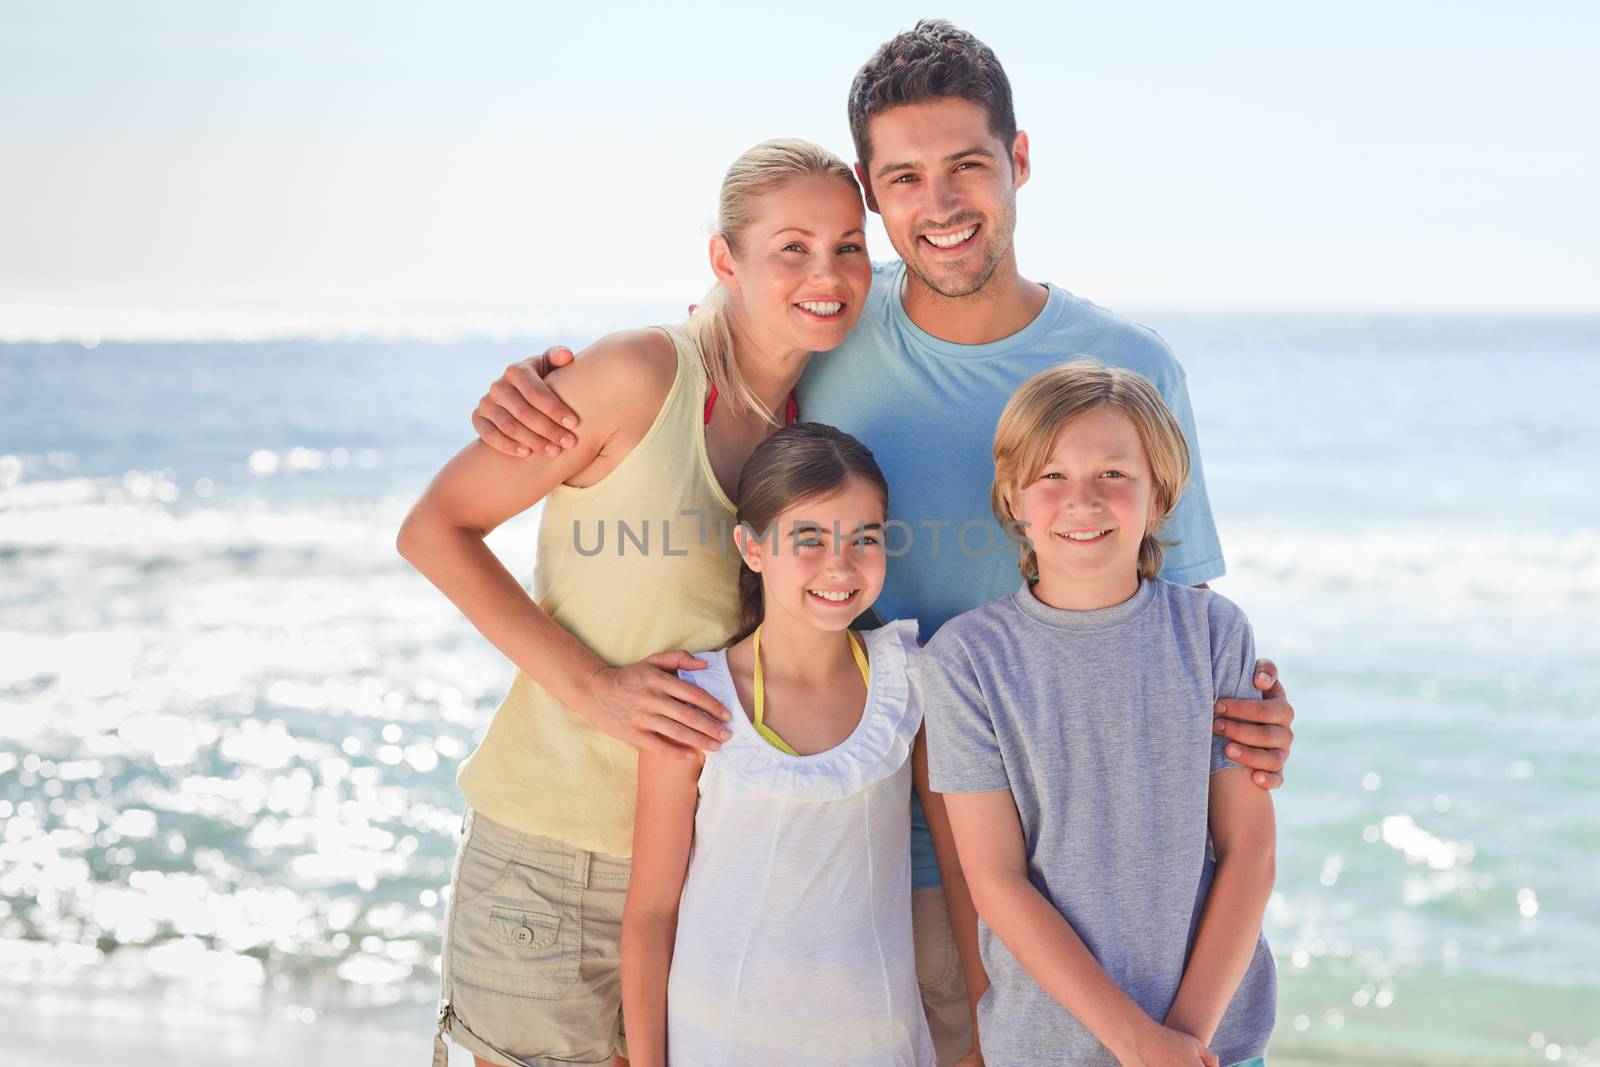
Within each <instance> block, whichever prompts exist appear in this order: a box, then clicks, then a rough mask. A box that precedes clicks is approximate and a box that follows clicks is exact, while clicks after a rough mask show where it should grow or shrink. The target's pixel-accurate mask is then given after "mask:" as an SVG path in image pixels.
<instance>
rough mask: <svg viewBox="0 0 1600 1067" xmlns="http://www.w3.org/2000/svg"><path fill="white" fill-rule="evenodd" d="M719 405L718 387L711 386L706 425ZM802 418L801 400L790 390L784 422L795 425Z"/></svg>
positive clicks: (707, 394)
mask: <svg viewBox="0 0 1600 1067" xmlns="http://www.w3.org/2000/svg"><path fill="white" fill-rule="evenodd" d="M716 406H717V387H716V386H714V385H713V386H711V388H710V389H709V390H708V391H707V392H706V425H707V426H710V425H711V409H712V408H714V407H716ZM799 419H800V400H799V398H798V397H796V396H795V395H794V391H793V390H790V392H789V399H788V401H787V402H786V403H785V404H784V405H783V424H784V425H785V426H793V425H794V424H795V423H796V422H798V421H799Z"/></svg>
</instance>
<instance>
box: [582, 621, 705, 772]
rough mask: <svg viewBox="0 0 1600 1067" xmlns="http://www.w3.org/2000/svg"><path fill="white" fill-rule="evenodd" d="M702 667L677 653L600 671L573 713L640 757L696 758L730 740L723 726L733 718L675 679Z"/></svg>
mask: <svg viewBox="0 0 1600 1067" xmlns="http://www.w3.org/2000/svg"><path fill="white" fill-rule="evenodd" d="M705 667H706V662H705V661H704V660H701V659H696V658H695V657H693V656H691V655H690V654H689V653H688V652H686V651H684V650H683V649H681V648H680V649H674V650H673V651H671V652H657V653H656V654H655V655H653V656H646V657H645V658H644V659H642V660H640V661H639V662H637V663H630V664H628V665H627V666H626V667H605V668H602V669H601V670H598V671H596V672H595V673H594V674H593V675H591V676H590V678H589V682H588V685H587V686H586V687H585V690H584V698H585V699H584V701H583V703H582V705H581V706H579V708H578V709H577V710H578V712H579V713H580V714H582V715H583V716H584V717H585V718H587V719H588V720H589V722H590V723H592V724H593V725H594V728H595V729H597V730H599V731H600V732H601V733H603V734H606V735H608V736H610V737H615V738H616V739H617V740H619V741H626V742H627V743H628V744H630V745H632V746H634V747H635V748H637V749H639V751H641V752H652V753H656V754H659V755H664V756H678V757H680V758H684V759H698V758H700V753H701V752H715V751H716V750H717V749H719V748H721V747H722V742H724V741H726V740H728V739H729V738H730V737H732V736H733V734H732V732H731V731H729V730H728V728H727V727H726V726H725V725H724V723H726V722H728V721H729V720H730V719H731V717H732V716H731V715H730V714H729V712H728V709H727V708H724V707H723V706H722V705H721V704H720V703H719V702H718V701H717V699H716V698H715V697H713V696H712V695H711V694H710V693H708V692H706V691H705V690H704V689H702V688H700V687H699V686H698V685H695V684H694V683H693V682H686V681H684V680H683V679H682V678H679V677H678V674H677V672H678V671H680V670H687V671H692V670H704V669H705Z"/></svg>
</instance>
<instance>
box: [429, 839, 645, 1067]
mask: <svg viewBox="0 0 1600 1067" xmlns="http://www.w3.org/2000/svg"><path fill="white" fill-rule="evenodd" d="M629 867H630V865H629V863H628V861H627V860H625V859H620V858H618V857H616V856H608V855H606V854H604V853H601V852H585V851H583V850H582V849H576V848H573V847H571V846H570V845H565V844H562V843H561V842H559V841H554V840H551V839H550V838H547V837H538V836H535V835H533V834H524V833H519V832H518V831H516V830H513V829H511V828H509V827H507V826H504V825H502V824H500V823H496V822H492V821H491V820H489V819H486V818H484V817H483V816H482V815H479V814H477V813H476V812H473V811H470V810H469V811H468V812H467V817H466V820H465V821H464V822H463V823H462V826H461V846H460V849H459V850H458V851H457V853H456V865H455V873H454V875H452V877H451V880H450V903H449V908H448V911H447V915H446V919H445V934H444V949H443V953H442V961H441V962H442V971H443V973H442V988H441V995H440V1000H439V1030H438V1033H437V1035H435V1038H434V1060H433V1062H434V1065H435V1067H443V1065H444V1064H445V1063H446V1062H447V1059H448V1056H447V1053H446V1050H445V1045H444V1038H445V1037H446V1036H448V1037H449V1038H450V1039H451V1040H452V1041H454V1042H456V1043H457V1044H458V1045H461V1046H462V1047H463V1048H465V1049H467V1050H468V1051H470V1052H472V1054H473V1055H475V1056H481V1057H482V1058H483V1059H486V1060H489V1061H490V1062H492V1063H499V1064H505V1065H506V1067H547V1065H548V1067H557V1065H559V1067H580V1065H583V1067H587V1065H595V1067H602V1065H603V1067H609V1065H610V1064H611V1061H612V1057H613V1056H616V1055H622V1056H626V1055H627V1041H626V1037H625V1035H624V1034H623V1031H622V963H621V960H622V904H623V901H624V900H625V899H627V895H628V872H629Z"/></svg>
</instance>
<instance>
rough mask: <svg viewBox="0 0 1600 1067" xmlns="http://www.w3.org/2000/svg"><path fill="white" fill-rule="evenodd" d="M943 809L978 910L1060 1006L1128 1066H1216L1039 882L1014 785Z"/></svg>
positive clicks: (963, 796)
mask: <svg viewBox="0 0 1600 1067" xmlns="http://www.w3.org/2000/svg"><path fill="white" fill-rule="evenodd" d="M1244 784H1245V786H1246V787H1247V788H1251V789H1254V788H1255V787H1254V786H1251V785H1250V783H1249V782H1248V781H1246V782H1245V783H1244ZM1262 795H1263V796H1265V794H1264V793H1263V794H1262ZM945 810H946V811H948V812H949V815H950V826H951V829H952V830H953V831H954V835H955V842H956V848H957V851H958V852H959V853H960V856H961V869H962V870H963V871H965V872H966V876H967V885H968V886H969V887H970V888H971V890H972V900H973V903H974V904H975V905H976V906H977V910H978V914H980V915H982V916H983V919H984V921H985V922H987V923H988V924H989V928H990V929H992V930H993V931H994V932H995V934H996V935H997V936H998V937H999V938H1000V940H1001V941H1003V942H1005V945H1006V948H1008V949H1010V950H1011V953H1012V955H1014V956H1016V957H1017V961H1018V962H1019V963H1021V964H1022V966H1023V968H1024V969H1026V970H1027V972H1028V973H1029V974H1030V975H1032V976H1033V978H1034V980H1035V981H1037V982H1038V983H1039V984H1040V985H1041V986H1043V987H1044V989H1045V991H1046V992H1048V993H1049V994H1050V995H1051V996H1052V997H1054V998H1055V999H1056V1001H1057V1003H1059V1004H1060V1005H1061V1006H1062V1007H1064V1008H1066V1009H1067V1010H1068V1011H1070V1012H1071V1013H1072V1014H1073V1015H1074V1016H1076V1017H1077V1018H1078V1019H1079V1020H1080V1021H1081V1022H1082V1023H1083V1024H1084V1025H1085V1026H1087V1027H1088V1028H1089V1030H1090V1031H1091V1032H1092V1033H1093V1034H1094V1035H1095V1037H1097V1038H1099V1039H1100V1041H1101V1043H1103V1044H1104V1045H1105V1046H1106V1047H1107V1048H1109V1049H1110V1050H1111V1052H1112V1053H1113V1054H1114V1055H1116V1057H1117V1058H1118V1059H1119V1060H1121V1061H1122V1062H1123V1063H1124V1064H1127V1065H1134V1064H1152V1065H1153V1064H1162V1065H1166V1064H1193V1065H1200V1064H1210V1065H1213V1067H1214V1065H1215V1064H1216V1062H1217V1060H1216V1057H1215V1056H1213V1055H1212V1054H1211V1052H1210V1050H1209V1049H1207V1048H1206V1047H1205V1046H1204V1044H1203V1043H1201V1042H1199V1041H1197V1040H1195V1039H1194V1038H1193V1037H1191V1036H1189V1035H1187V1034H1182V1033H1178V1032H1176V1031H1173V1030H1170V1029H1167V1028H1166V1027H1163V1026H1159V1025H1157V1024H1156V1023H1155V1022H1154V1021H1153V1020H1152V1019H1151V1018H1150V1017H1149V1016H1148V1015H1146V1014H1145V1013H1144V1012H1143V1011H1142V1010H1141V1009H1140V1007H1139V1005H1138V1004H1136V1003H1134V1001H1133V999H1132V998H1131V997H1129V996H1128V994H1126V993H1124V992H1123V991H1122V989H1121V988H1120V987H1118V986H1117V984H1116V983H1115V982H1113V981H1112V980H1111V977H1110V975H1108V974H1106V972H1105V969H1104V968H1102V967H1101V966H1100V963H1099V961H1097V960H1096V959H1095V958H1094V955H1093V954H1092V953H1090V951H1089V950H1088V948H1087V947H1086V946H1085V945H1084V943H1083V939H1082V938H1080V937H1079V936H1078V934H1077V931H1075V930H1073V928H1072V924H1071V923H1069V922H1067V920H1066V918H1065V917H1063V916H1062V914H1061V913H1060V912H1059V911H1057V910H1056V909H1055V906H1054V905H1053V904H1051V903H1050V901H1048V900H1046V899H1045V897H1044V895H1043V894H1042V893H1040V892H1039V890H1038V888H1037V887H1035V886H1034V884H1033V881H1032V880H1031V879H1030V878H1029V877H1028V862H1027V851H1026V848H1025V847H1024V845H1023V838H1022V822H1021V819H1020V817H1019V816H1018V815H1017V806H1016V802H1015V801H1014V800H1013V799H1012V796H1011V791H1010V790H1009V789H995V790H990V791H988V792H983V793H947V794H945Z"/></svg>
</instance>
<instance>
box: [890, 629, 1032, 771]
mask: <svg viewBox="0 0 1600 1067" xmlns="http://www.w3.org/2000/svg"><path fill="white" fill-rule="evenodd" d="M911 691H912V694H913V696H914V698H915V699H917V700H918V701H920V702H921V705H922V721H923V724H924V726H925V727H926V729H927V731H928V784H929V785H930V786H931V787H932V789H933V791H934V792H936V793H982V792H987V791H988V790H991V789H1009V788H1011V780H1010V779H1009V778H1008V777H1007V776H1006V768H1005V762H1004V761H1003V760H1002V759H1001V757H1000V744H999V741H998V740H997V739H996V737H995V731H994V721H993V719H992V718H991V716H990V710H989V706H988V703H987V702H986V701H985V700H984V696H983V691H982V689H981V688H980V687H979V685H978V678H977V674H976V672H975V671H974V670H973V666H972V661H971V659H970V658H969V656H968V654H967V650H966V649H965V648H964V647H962V646H961V645H960V644H958V643H956V642H944V641H940V640H939V639H938V637H935V638H934V640H933V641H932V642H930V643H929V645H928V647H927V648H925V649H924V650H923V653H922V655H921V656H920V657H919V658H918V660H917V665H916V669H915V670H913V671H912V683H911Z"/></svg>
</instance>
